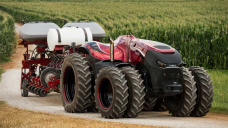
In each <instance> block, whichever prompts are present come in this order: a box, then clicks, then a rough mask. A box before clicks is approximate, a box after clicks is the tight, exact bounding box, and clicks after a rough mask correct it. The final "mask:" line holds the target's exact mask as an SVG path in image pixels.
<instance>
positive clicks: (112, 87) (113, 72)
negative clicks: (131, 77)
mask: <svg viewBox="0 0 228 128" xmlns="http://www.w3.org/2000/svg"><path fill="white" fill-rule="evenodd" d="M128 95H129V94H128V87H127V81H126V79H125V76H124V75H123V74H122V71H121V70H119V69H118V68H115V67H105V68H103V69H101V70H100V72H99V74H98V76H97V79H96V86H95V99H96V105H97V108H98V110H99V112H100V113H101V115H102V116H103V117H105V118H120V117H122V116H123V115H124V112H125V110H126V109H127V103H128Z"/></svg>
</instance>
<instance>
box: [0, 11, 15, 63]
mask: <svg viewBox="0 0 228 128" xmlns="http://www.w3.org/2000/svg"><path fill="white" fill-rule="evenodd" d="M15 46H16V44H15V37H14V19H13V18H12V17H11V16H10V15H9V14H7V13H5V12H3V11H1V10H0V62H3V61H6V60H7V58H8V57H10V55H11V54H12V53H13V51H14V48H15Z"/></svg>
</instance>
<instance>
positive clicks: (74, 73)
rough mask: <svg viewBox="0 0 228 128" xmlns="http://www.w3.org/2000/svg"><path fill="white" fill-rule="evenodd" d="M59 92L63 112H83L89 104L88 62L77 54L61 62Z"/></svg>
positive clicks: (89, 79) (89, 77)
mask: <svg viewBox="0 0 228 128" xmlns="http://www.w3.org/2000/svg"><path fill="white" fill-rule="evenodd" d="M60 92H61V97H62V101H63V107H64V109H65V111H67V112H70V113H74V112H84V111H85V110H86V108H87V107H88V106H89V103H90V102H91V99H90V96H91V76H90V71H89V65H88V62H87V61H86V59H85V58H84V57H82V56H81V55H80V54H78V53H73V54H71V55H68V56H67V57H66V58H65V59H64V62H63V65H62V69H61V77H60Z"/></svg>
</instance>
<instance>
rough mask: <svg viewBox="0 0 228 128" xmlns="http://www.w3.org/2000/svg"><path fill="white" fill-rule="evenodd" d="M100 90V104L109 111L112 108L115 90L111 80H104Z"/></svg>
mask: <svg viewBox="0 0 228 128" xmlns="http://www.w3.org/2000/svg"><path fill="white" fill-rule="evenodd" d="M98 90H99V92H98V96H99V102H100V104H101V106H102V107H103V108H104V109H107V108H108V107H109V106H111V104H112V99H113V88H112V85H111V82H110V81H109V79H107V78H104V79H102V80H101V82H100V84H99V89H98Z"/></svg>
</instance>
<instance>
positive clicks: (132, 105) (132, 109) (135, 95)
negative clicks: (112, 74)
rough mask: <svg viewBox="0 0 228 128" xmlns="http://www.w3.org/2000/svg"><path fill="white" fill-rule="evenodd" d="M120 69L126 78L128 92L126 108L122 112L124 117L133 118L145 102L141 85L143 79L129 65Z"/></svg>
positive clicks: (143, 87)
mask: <svg viewBox="0 0 228 128" xmlns="http://www.w3.org/2000/svg"><path fill="white" fill-rule="evenodd" d="M121 70H122V73H123V74H124V75H125V79H126V80H127V86H128V93H129V98H128V104H127V110H126V111H125V112H124V117H125V118H134V117H137V116H138V114H139V113H140V112H141V111H142V109H143V104H144V102H145V99H144V97H145V95H146V94H145V90H144V89H145V86H144V85H143V80H142V78H141V75H140V74H139V73H138V71H137V70H135V69H134V68H131V67H123V68H121Z"/></svg>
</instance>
